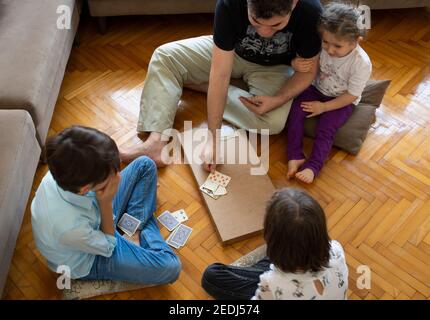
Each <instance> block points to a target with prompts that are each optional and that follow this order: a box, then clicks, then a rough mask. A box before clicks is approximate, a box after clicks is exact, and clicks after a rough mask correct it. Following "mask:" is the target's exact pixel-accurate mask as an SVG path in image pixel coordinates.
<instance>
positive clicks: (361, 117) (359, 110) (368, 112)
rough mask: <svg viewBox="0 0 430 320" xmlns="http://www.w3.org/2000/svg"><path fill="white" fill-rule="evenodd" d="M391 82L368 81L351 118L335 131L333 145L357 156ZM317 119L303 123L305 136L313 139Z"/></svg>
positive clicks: (310, 119) (309, 119)
mask: <svg viewBox="0 0 430 320" xmlns="http://www.w3.org/2000/svg"><path fill="white" fill-rule="evenodd" d="M390 82H391V81H389V80H370V81H368V83H367V85H366V88H365V89H364V91H363V95H362V97H361V101H360V103H359V104H358V105H357V106H355V107H354V111H353V112H352V115H351V117H349V119H348V121H347V122H346V123H345V124H344V125H343V126H342V127H341V128H340V129H339V130H338V131H337V133H336V136H335V138H334V142H333V145H335V146H336V147H338V148H340V149H343V150H345V151H347V152H349V153H351V154H357V153H358V152H359V151H360V149H361V146H362V144H363V142H364V139H365V138H366V136H367V132H368V131H369V128H370V126H371V124H372V123H373V122H375V111H376V108H378V107H379V105H380V103H381V102H382V99H383V97H384V94H385V90H386V89H387V88H388V86H389V84H390ZM317 121H318V117H313V118H308V119H306V121H305V135H306V136H308V137H310V138H315V127H316V124H317Z"/></svg>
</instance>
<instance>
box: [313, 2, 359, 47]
mask: <svg viewBox="0 0 430 320" xmlns="http://www.w3.org/2000/svg"><path fill="white" fill-rule="evenodd" d="M360 17H361V15H360V12H359V11H358V10H357V9H356V8H354V7H352V6H351V5H348V4H344V3H338V2H332V3H329V4H327V5H326V6H324V10H323V12H322V14H321V17H320V22H319V31H320V33H322V31H324V30H325V31H328V32H330V33H332V34H334V35H336V36H337V37H339V38H342V39H345V40H348V41H357V40H358V38H359V37H364V36H365V35H366V29H365V28H364V27H361V26H360V23H359V19H360Z"/></svg>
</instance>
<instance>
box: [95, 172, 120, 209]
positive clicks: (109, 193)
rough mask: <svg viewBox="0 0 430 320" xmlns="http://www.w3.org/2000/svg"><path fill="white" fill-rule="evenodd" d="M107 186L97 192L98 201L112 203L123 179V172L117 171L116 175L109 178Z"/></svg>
mask: <svg viewBox="0 0 430 320" xmlns="http://www.w3.org/2000/svg"><path fill="white" fill-rule="evenodd" d="M108 179H109V180H108V182H107V184H106V186H105V187H104V188H103V189H101V190H99V191H97V192H96V197H97V201H98V202H99V203H100V204H111V203H112V200H113V198H114V197H115V194H116V193H117V191H118V186H119V183H120V181H121V174H120V173H119V172H117V173H116V174H115V175H113V176H111V177H110V178H108Z"/></svg>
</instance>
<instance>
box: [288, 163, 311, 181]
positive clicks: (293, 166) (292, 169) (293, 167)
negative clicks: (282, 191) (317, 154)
mask: <svg viewBox="0 0 430 320" xmlns="http://www.w3.org/2000/svg"><path fill="white" fill-rule="evenodd" d="M305 161H306V160H305V159H299V160H290V161H288V173H287V179H291V178H294V175H295V174H296V173H297V170H299V168H300V166H301V165H302V164H303V163H305Z"/></svg>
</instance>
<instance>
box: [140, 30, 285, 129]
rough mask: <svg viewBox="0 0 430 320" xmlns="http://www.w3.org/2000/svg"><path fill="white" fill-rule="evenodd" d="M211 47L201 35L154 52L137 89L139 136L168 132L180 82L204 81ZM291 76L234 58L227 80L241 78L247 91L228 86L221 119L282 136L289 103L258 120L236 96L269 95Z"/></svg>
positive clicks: (208, 38) (279, 69)
mask: <svg viewBox="0 0 430 320" xmlns="http://www.w3.org/2000/svg"><path fill="white" fill-rule="evenodd" d="M212 47H213V40H212V36H202V37H197V38H191V39H186V40H180V41H176V42H172V43H167V44H165V45H162V46H160V47H159V48H157V49H156V50H155V52H154V54H153V55H152V58H151V61H150V63H149V68H148V73H147V75H146V79H145V83H144V86H143V91H142V97H141V102H140V114H139V121H138V125H137V130H138V131H139V132H152V131H155V132H163V130H165V129H170V128H172V125H173V121H174V118H175V114H176V110H177V108H178V102H179V100H180V98H181V95H182V88H183V86H184V83H192V84H203V83H207V82H208V81H209V72H210V67H211V56H212ZM290 75H291V68H290V67H288V66H287V65H276V66H262V65H258V64H255V63H252V62H248V61H246V60H244V59H242V58H241V57H239V56H238V55H236V54H235V57H234V63H233V70H232V78H242V79H243V80H244V81H245V82H246V83H247V84H248V87H249V92H246V91H244V90H242V89H239V88H237V87H234V86H229V89H228V96H227V101H226V106H225V110H224V116H223V117H224V119H225V120H227V121H228V122H230V123H232V124H233V125H235V126H236V127H238V128H243V129H247V130H249V129H258V130H259V129H269V130H270V134H277V133H279V132H281V131H282V129H283V128H284V126H285V123H286V121H287V117H288V113H289V111H290V108H291V101H289V102H287V103H286V104H284V105H282V106H280V107H279V108H276V109H274V110H272V111H270V112H267V113H266V114H264V115H261V116H259V115H256V114H255V113H253V112H251V111H249V110H248V109H247V108H246V107H245V106H244V105H243V104H242V103H241V102H240V100H239V97H240V96H249V95H250V94H254V95H274V94H275V93H276V92H277V91H278V90H279V89H280V88H281V86H282V85H283V84H284V82H285V80H286V77H288V76H290Z"/></svg>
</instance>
